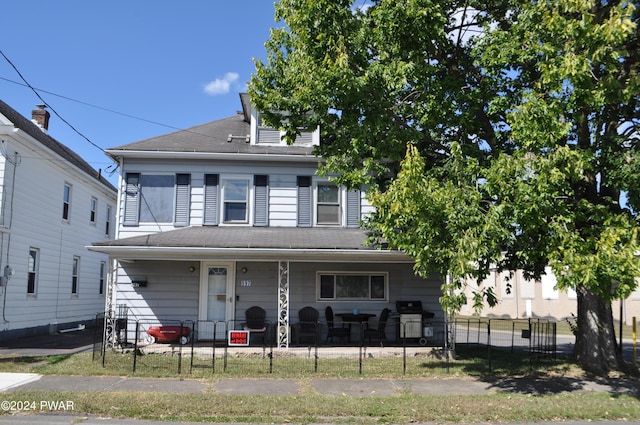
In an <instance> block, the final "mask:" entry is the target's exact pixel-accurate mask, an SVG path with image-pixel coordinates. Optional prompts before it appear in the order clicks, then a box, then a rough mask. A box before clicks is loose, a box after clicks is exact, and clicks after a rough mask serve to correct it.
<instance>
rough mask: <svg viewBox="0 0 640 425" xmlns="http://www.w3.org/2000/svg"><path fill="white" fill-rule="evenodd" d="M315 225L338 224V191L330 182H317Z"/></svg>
mask: <svg viewBox="0 0 640 425" xmlns="http://www.w3.org/2000/svg"><path fill="white" fill-rule="evenodd" d="M316 223H317V224H340V189H339V188H338V186H336V185H335V184H333V183H330V182H318V185H317V188H316Z"/></svg>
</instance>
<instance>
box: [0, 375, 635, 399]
mask: <svg viewBox="0 0 640 425" xmlns="http://www.w3.org/2000/svg"><path fill="white" fill-rule="evenodd" d="M305 386H310V387H311V388H313V389H314V390H315V391H317V392H318V393H319V394H324V395H329V396H353V397H365V396H392V395H394V394H399V393H404V392H410V393H414V394H422V395H472V394H491V393H496V392H508V393H520V394H532V395H541V394H558V393H565V392H573V393H579V392H606V393H610V394H612V395H619V394H630V395H634V396H637V397H640V381H637V380H630V379H598V380H596V379H593V380H584V379H576V378H570V377H558V378H552V379H549V378H535V377H524V378H505V379H491V380H481V379H474V378H425V379H421V378H407V379H373V378H364V379H357V378H355V379H354V378H349V379H342V378H341V379H338V378H308V379H279V378H262V379H254V378H226V377H219V378H217V379H213V380H211V381H205V380H199V379H165V378H136V377H117V376H57V375H37V374H32V373H0V392H4V391H16V390H25V391H30V390H46V391H88V392H91V391H96V392H110V391H122V392H157V393H173V394H185V393H187V394H202V393H209V394H211V393H213V394H215V393H219V394H235V395H260V394H270V395H293V394H300V393H302V390H303V388H304V387H305Z"/></svg>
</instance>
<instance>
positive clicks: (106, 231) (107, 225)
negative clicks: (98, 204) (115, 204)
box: [104, 205, 111, 237]
mask: <svg viewBox="0 0 640 425" xmlns="http://www.w3.org/2000/svg"><path fill="white" fill-rule="evenodd" d="M110 232H111V205H107V219H106V221H105V224H104V234H105V235H107V237H109V236H111V234H110Z"/></svg>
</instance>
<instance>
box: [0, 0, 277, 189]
mask: <svg viewBox="0 0 640 425" xmlns="http://www.w3.org/2000/svg"><path fill="white" fill-rule="evenodd" d="M2 9H3V10H2V15H3V19H2V32H3V36H2V39H1V41H0V50H1V51H2V53H4V55H6V56H7V58H8V59H9V60H11V62H12V63H13V65H15V67H16V68H17V69H18V70H19V71H20V73H21V74H22V75H23V76H24V78H25V79H26V80H27V81H28V82H29V84H31V85H32V86H33V87H35V88H37V89H39V90H40V91H39V93H40V95H41V96H42V97H43V98H44V100H45V101H46V102H47V103H48V104H49V105H51V107H53V109H54V110H55V111H56V112H57V113H58V114H60V115H61V116H62V117H63V118H64V119H65V120H67V121H68V122H69V123H70V124H71V125H73V126H74V127H75V128H76V129H77V130H78V131H79V132H81V133H82V134H83V135H84V136H86V137H87V138H88V139H89V140H90V141H91V142H92V143H94V144H96V145H98V146H99V147H101V148H103V149H106V148H110V147H115V146H119V145H122V144H126V143H131V142H136V141H138V140H143V139H146V138H149V137H153V136H157V135H161V134H166V133H170V132H173V131H175V129H180V128H188V127H191V126H194V125H198V124H202V123H205V122H209V121H213V120H216V119H220V118H224V117H228V116H230V115H233V114H235V112H236V111H238V110H239V109H240V108H241V106H240V100H239V96H238V93H240V92H241V91H243V90H245V89H246V83H247V81H248V80H249V79H250V77H251V74H252V72H253V71H254V63H253V58H261V59H265V58H266V50H265V48H264V43H265V42H266V41H267V39H268V38H269V30H270V28H272V27H275V26H278V25H277V24H276V23H275V22H274V20H273V15H274V7H273V2H272V1H265V0H234V1H212V0H187V1H184V2H179V3H178V2H175V1H167V0H156V1H150V0H135V1H131V0H126V1H125V0H110V1H102V2H99V1H86V0H65V1H50V0H33V1H19V0H13V1H9V2H3V5H2ZM18 83H19V84H18ZM21 84H24V83H23V82H22V79H21V77H20V76H19V75H18V74H17V73H16V71H15V70H14V69H13V67H12V66H11V65H10V64H9V63H8V62H7V61H6V60H5V59H4V58H3V57H2V56H0V99H2V100H3V101H4V102H6V103H7V104H9V105H10V106H11V107H13V108H14V109H16V110H17V111H18V112H19V113H21V114H22V115H24V116H25V117H27V118H31V111H32V110H33V109H34V108H35V105H36V104H39V103H42V102H41V100H40V99H38V97H37V96H36V94H35V93H34V92H33V91H32V90H31V89H30V88H28V87H25V86H24V85H21ZM111 111H115V112H111ZM50 112H51V115H52V116H51V120H50V123H49V134H50V135H51V136H53V137H54V138H55V139H56V140H58V141H60V142H61V143H64V144H65V145H67V146H68V147H70V148H71V149H73V150H75V151H76V152H78V153H79V154H80V155H81V156H82V157H83V158H84V159H85V160H87V161H88V162H89V163H90V164H91V165H92V166H93V167H94V168H96V169H103V170H105V169H106V168H107V166H109V165H110V164H111V162H110V160H109V159H108V158H107V157H106V156H105V155H104V153H103V152H102V151H101V150H100V149H98V148H96V147H94V146H93V145H92V144H91V143H89V142H88V141H87V140H85V139H84V138H83V137H82V136H80V135H78V134H77V133H76V132H74V130H72V129H71V128H70V127H69V126H67V125H66V124H65V123H64V122H63V121H62V120H61V119H60V118H58V117H57V116H56V115H55V114H54V113H53V111H51V110H50ZM131 117H137V118H140V119H136V118H131ZM156 123H158V124H156ZM160 124H161V125H160ZM116 177H117V176H115V175H114V176H112V177H111V178H110V180H111V181H112V182H115V181H116Z"/></svg>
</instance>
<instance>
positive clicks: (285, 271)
mask: <svg viewBox="0 0 640 425" xmlns="http://www.w3.org/2000/svg"><path fill="white" fill-rule="evenodd" d="M277 331H278V348H288V347H289V332H290V329H289V262H288V261H278V330H277Z"/></svg>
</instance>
